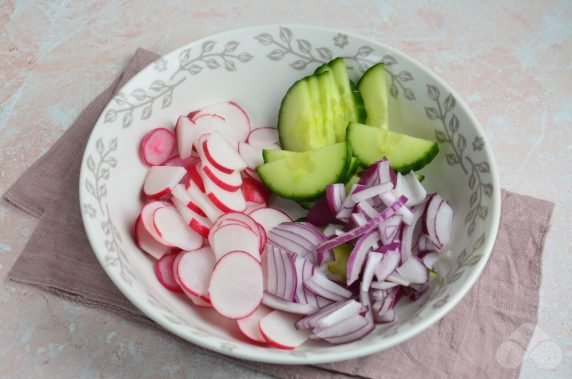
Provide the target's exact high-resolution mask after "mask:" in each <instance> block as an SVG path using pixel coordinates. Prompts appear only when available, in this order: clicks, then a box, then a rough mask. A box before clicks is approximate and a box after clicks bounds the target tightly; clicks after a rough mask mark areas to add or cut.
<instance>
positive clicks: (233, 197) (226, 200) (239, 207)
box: [205, 181, 246, 213]
mask: <svg viewBox="0 0 572 379" xmlns="http://www.w3.org/2000/svg"><path fill="white" fill-rule="evenodd" d="M205 189H206V194H207V197H208V199H209V200H210V201H211V203H212V204H213V205H214V206H215V207H217V208H218V209H219V210H221V211H222V212H224V213H229V212H244V210H245V209H246V200H244V194H243V193H242V191H235V192H229V191H225V190H223V189H222V188H220V187H219V186H217V185H215V184H214V183H212V182H211V183H209V181H206V182H205Z"/></svg>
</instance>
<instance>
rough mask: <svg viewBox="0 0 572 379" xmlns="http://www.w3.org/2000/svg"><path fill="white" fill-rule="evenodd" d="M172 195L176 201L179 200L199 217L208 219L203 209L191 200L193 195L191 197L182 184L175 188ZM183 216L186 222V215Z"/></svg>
mask: <svg viewBox="0 0 572 379" xmlns="http://www.w3.org/2000/svg"><path fill="white" fill-rule="evenodd" d="M171 194H172V195H173V198H175V199H177V200H179V201H180V202H181V203H183V204H185V205H186V207H187V208H189V209H190V210H192V211H193V212H195V213H196V214H198V215H199V216H203V217H206V215H205V213H204V212H203V210H202V209H201V207H199V206H198V205H197V204H196V203H195V202H194V201H193V200H192V199H191V195H189V193H188V192H187V190H186V189H185V188H184V186H183V185H182V184H177V185H176V186H175V187H173V190H172V191H171ZM181 216H183V218H184V219H185V220H186V217H184V215H181Z"/></svg>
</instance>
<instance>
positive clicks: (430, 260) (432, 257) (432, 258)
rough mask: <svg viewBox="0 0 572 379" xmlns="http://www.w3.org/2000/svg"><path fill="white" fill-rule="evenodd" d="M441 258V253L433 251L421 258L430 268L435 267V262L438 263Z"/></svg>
mask: <svg viewBox="0 0 572 379" xmlns="http://www.w3.org/2000/svg"><path fill="white" fill-rule="evenodd" d="M439 258H440V255H439V253H436V252H434V251H432V252H429V253H427V254H424V255H423V257H422V258H421V261H423V264H424V265H425V267H427V268H428V269H432V268H433V267H435V264H436V263H437V261H438V260H439Z"/></svg>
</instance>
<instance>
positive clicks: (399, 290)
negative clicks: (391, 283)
mask: <svg viewBox="0 0 572 379" xmlns="http://www.w3.org/2000/svg"><path fill="white" fill-rule="evenodd" d="M390 291H391V292H390V293H389V296H390V297H392V298H393V300H392V302H391V308H393V307H395V306H396V305H397V303H398V302H399V299H401V296H402V295H403V287H395V288H393V289H391V290H390Z"/></svg>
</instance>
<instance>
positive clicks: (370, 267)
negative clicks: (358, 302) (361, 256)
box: [360, 251, 383, 292]
mask: <svg viewBox="0 0 572 379" xmlns="http://www.w3.org/2000/svg"><path fill="white" fill-rule="evenodd" d="M382 258H383V254H381V253H376V252H374V251H370V252H369V253H368V255H367V261H366V263H365V268H364V270H363V275H362V278H361V283H360V291H362V292H367V291H368V290H369V286H370V284H371V282H372V280H373V274H374V272H375V268H376V267H377V265H378V264H379V262H381V260H382Z"/></svg>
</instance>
